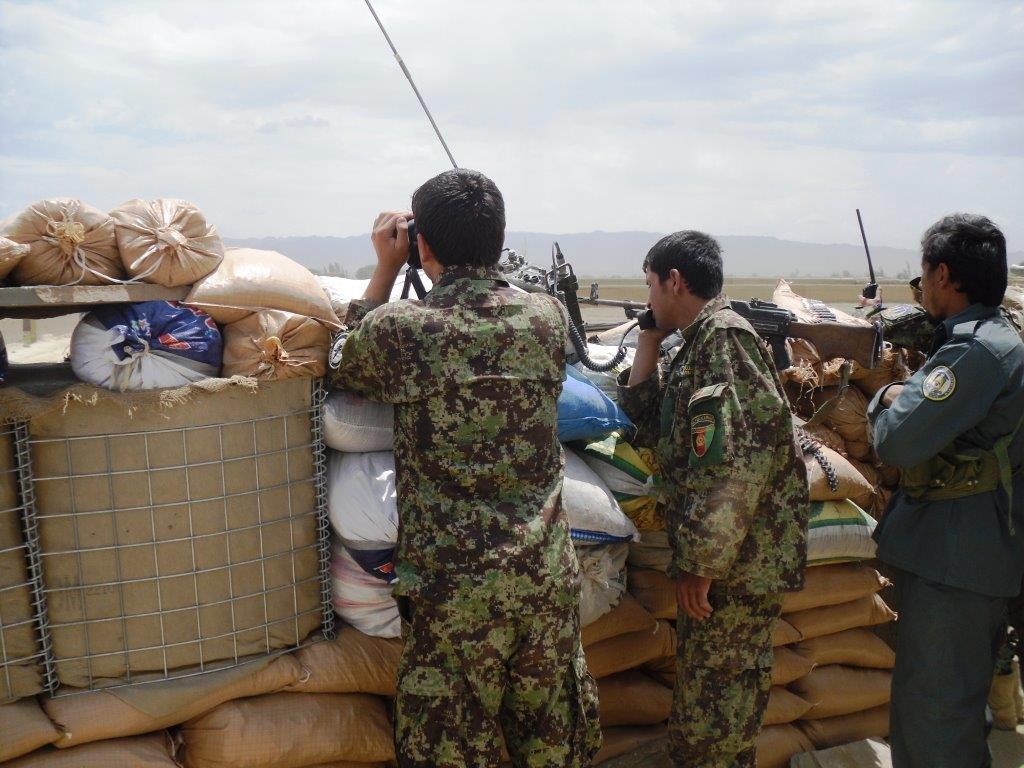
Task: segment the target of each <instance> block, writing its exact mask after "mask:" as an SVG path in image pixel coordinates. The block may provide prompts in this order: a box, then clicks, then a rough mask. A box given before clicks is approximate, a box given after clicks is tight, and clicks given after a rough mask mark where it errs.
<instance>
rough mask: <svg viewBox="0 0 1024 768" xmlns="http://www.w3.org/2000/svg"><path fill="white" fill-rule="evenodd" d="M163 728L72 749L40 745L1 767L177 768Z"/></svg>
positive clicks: (168, 739) (170, 743) (171, 747)
mask: <svg viewBox="0 0 1024 768" xmlns="http://www.w3.org/2000/svg"><path fill="white" fill-rule="evenodd" d="M173 754H174V747H173V744H172V742H171V738H170V736H169V735H168V734H167V732H166V731H157V732H156V733H147V734H146V735H145V736H131V737H129V738H127V739H109V740H108V741H97V742H95V743H93V744H83V745H82V746H80V747H75V748H74V749H54V748H53V747H43V748H42V749H40V750H37V751H35V752H33V753H31V754H28V755H25V756H24V757H21V758H18V759H17V760H12V761H11V762H9V763H4V768H180V766H179V765H178V763H176V762H175V761H174V758H173Z"/></svg>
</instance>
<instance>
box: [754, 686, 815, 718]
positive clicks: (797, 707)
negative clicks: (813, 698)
mask: <svg viewBox="0 0 1024 768" xmlns="http://www.w3.org/2000/svg"><path fill="white" fill-rule="evenodd" d="M810 708H811V703H810V702H809V701H804V700H803V699H801V698H800V697H799V696H797V695H796V694H795V693H793V692H791V691H788V690H786V689H785V688H783V687H782V686H781V685H773V686H772V689H771V691H770V692H769V693H768V708H767V709H766V710H765V713H764V725H783V724H785V723H792V722H794V721H796V720H799V719H800V718H801V717H802V716H803V714H804V713H805V712H807V710H809V709H810Z"/></svg>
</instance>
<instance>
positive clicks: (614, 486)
mask: <svg viewBox="0 0 1024 768" xmlns="http://www.w3.org/2000/svg"><path fill="white" fill-rule="evenodd" d="M573 448H574V449H575V450H577V451H578V452H579V455H580V457H581V458H582V459H583V460H584V461H585V462H586V463H587V466H588V467H590V468H591V469H592V470H594V472H595V473H597V476H598V477H600V478H601V480H602V481H604V484H605V485H607V486H608V490H610V491H611V492H612V495H613V496H614V497H615V500H616V501H617V502H619V506H620V507H621V508H622V511H623V512H625V513H626V516H627V517H628V518H629V519H630V520H632V521H633V523H634V525H636V527H637V530H639V531H640V532H643V531H658V530H664V528H665V517H664V513H663V512H661V513H659V511H658V502H657V497H658V495H659V491H658V490H657V487H656V486H657V482H658V480H657V476H656V471H657V469H656V468H657V463H656V461H657V459H656V457H655V455H654V452H653V451H651V450H649V449H644V448H640V449H636V448H634V447H633V446H632V445H630V444H629V443H628V442H627V441H626V440H625V438H624V437H623V436H622V434H621V433H619V432H613V433H612V434H611V435H608V436H607V437H604V438H598V439H594V440H588V441H580V442H578V443H574V444H573Z"/></svg>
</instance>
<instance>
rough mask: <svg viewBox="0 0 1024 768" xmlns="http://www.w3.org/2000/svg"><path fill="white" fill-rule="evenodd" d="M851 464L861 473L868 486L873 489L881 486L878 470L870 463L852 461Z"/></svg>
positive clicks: (857, 460) (858, 460)
mask: <svg viewBox="0 0 1024 768" xmlns="http://www.w3.org/2000/svg"><path fill="white" fill-rule="evenodd" d="M850 463H851V464H852V465H853V468H854V469H856V470H857V471H858V472H860V475H861V477H863V478H864V480H865V481H867V484H868V485H870V486H871V487H875V486H877V485H878V484H879V482H880V480H879V477H878V470H877V469H875V465H874V464H873V463H872V462H870V461H862V460H860V459H850Z"/></svg>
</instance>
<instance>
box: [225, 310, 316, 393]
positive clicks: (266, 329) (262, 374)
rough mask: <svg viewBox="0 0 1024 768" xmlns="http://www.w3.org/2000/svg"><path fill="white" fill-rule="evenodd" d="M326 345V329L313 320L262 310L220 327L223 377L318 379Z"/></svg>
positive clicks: (287, 313) (276, 311)
mask: <svg viewBox="0 0 1024 768" xmlns="http://www.w3.org/2000/svg"><path fill="white" fill-rule="evenodd" d="M330 346H331V332H330V330H328V329H327V327H325V326H324V325H322V324H321V323H318V322H317V321H316V320H312V319H310V318H308V317H302V316H301V315H295V314H292V313H291V312H281V311H279V310H273V309H264V310H261V311H259V312H253V313H252V314H251V315H249V316H248V317H243V318H242V319H241V320H237V321H236V322H234V323H230V324H229V325H225V326H224V372H223V375H224V376H225V377H228V376H252V377H253V378H256V379H290V378H296V377H302V376H308V377H310V378H320V377H321V376H323V375H324V374H325V373H326V372H327V351H328V350H329V349H330Z"/></svg>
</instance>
